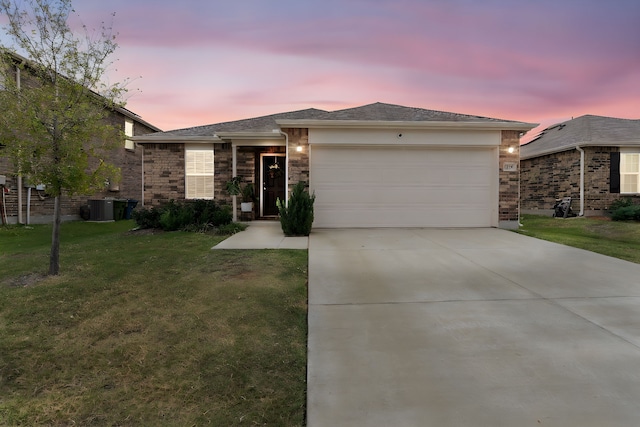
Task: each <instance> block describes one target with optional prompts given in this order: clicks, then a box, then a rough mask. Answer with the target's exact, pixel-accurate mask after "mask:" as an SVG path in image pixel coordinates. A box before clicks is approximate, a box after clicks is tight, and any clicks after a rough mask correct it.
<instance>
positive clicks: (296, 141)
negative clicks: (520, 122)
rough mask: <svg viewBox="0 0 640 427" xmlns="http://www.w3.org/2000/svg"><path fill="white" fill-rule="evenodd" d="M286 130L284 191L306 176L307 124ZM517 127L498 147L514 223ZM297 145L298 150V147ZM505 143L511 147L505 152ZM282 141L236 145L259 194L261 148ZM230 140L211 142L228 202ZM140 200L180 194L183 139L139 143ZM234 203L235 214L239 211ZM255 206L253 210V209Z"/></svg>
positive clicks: (505, 203)
mask: <svg viewBox="0 0 640 427" xmlns="http://www.w3.org/2000/svg"><path fill="white" fill-rule="evenodd" d="M283 131H284V132H286V133H287V135H288V140H289V146H288V154H289V182H288V191H291V189H292V188H293V186H294V185H295V184H297V183H298V182H299V181H304V182H307V183H308V182H309V132H308V130H307V129H283ZM519 141H520V137H519V132H517V131H503V132H502V134H501V146H500V150H499V153H500V154H499V165H500V172H499V220H500V222H507V223H508V222H512V223H516V224H517V222H518V220H519V200H520V199H519V196H520V193H519V191H520V171H519V170H516V171H505V170H504V164H505V163H507V162H510V163H514V164H515V165H518V161H519V155H520V154H519ZM298 146H301V147H302V151H300V152H298V151H297V147H298ZM509 147H513V148H514V149H515V151H514V152H513V153H509V151H508V149H509ZM284 152H285V147H282V146H271V147H262V146H260V147H253V146H247V147H242V146H241V147H238V148H237V157H236V160H237V165H236V166H237V175H238V176H241V177H242V178H243V181H244V182H252V183H254V185H255V186H256V192H257V194H259V190H260V189H259V188H258V186H259V184H260V175H259V174H260V154H261V153H284ZM232 155H233V151H232V146H231V144H229V143H220V144H214V162H215V178H214V187H215V189H214V192H215V193H214V197H215V200H216V201H217V202H218V203H220V204H227V205H231V204H232V197H231V196H229V195H228V193H227V192H226V182H227V181H228V180H229V179H231V178H232ZM144 171H145V180H144V183H145V200H144V203H145V205H146V206H158V205H161V204H163V203H166V202H167V201H169V200H170V199H176V200H180V199H184V145H183V144H144ZM239 204H240V203H238V206H237V208H238V218H240V217H241V214H240V212H239ZM257 212H258V207H257V206H256V207H255V211H254V213H255V214H256V215H257Z"/></svg>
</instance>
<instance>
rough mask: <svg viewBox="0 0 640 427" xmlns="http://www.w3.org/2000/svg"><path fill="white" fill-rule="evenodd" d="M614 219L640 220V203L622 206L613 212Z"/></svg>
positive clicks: (612, 217)
mask: <svg viewBox="0 0 640 427" xmlns="http://www.w3.org/2000/svg"><path fill="white" fill-rule="evenodd" d="M611 219H612V220H614V221H640V205H630V206H622V207H620V208H617V209H616V210H614V211H612V212H611Z"/></svg>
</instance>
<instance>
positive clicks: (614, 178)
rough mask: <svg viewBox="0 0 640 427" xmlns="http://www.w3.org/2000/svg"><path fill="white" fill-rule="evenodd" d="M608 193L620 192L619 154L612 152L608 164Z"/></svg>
mask: <svg viewBox="0 0 640 427" xmlns="http://www.w3.org/2000/svg"><path fill="white" fill-rule="evenodd" d="M609 192H610V193H619V192H620V153H618V152H612V153H611V157H610V162H609Z"/></svg>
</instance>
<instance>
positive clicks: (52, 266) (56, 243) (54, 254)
mask: <svg viewBox="0 0 640 427" xmlns="http://www.w3.org/2000/svg"><path fill="white" fill-rule="evenodd" d="M60 211H61V207H60V196H56V197H55V199H54V203H53V232H52V233H51V254H50V256H49V275H51V276H57V275H58V273H60Z"/></svg>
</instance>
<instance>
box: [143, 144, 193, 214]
mask: <svg viewBox="0 0 640 427" xmlns="http://www.w3.org/2000/svg"><path fill="white" fill-rule="evenodd" d="M143 149H144V154H143V158H144V206H147V207H148V206H161V205H163V204H165V203H167V202H168V201H169V200H182V199H184V195H185V186H184V144H143Z"/></svg>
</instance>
